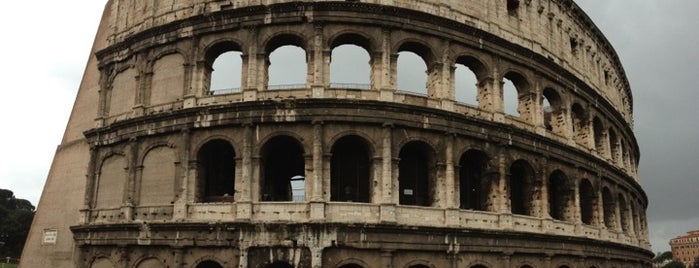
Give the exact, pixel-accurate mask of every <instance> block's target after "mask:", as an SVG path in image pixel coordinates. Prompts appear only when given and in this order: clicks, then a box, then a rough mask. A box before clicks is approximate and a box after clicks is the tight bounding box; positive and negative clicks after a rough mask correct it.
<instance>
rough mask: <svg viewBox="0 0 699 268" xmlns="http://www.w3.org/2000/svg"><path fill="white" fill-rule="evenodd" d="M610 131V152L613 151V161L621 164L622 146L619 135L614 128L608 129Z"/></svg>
mask: <svg viewBox="0 0 699 268" xmlns="http://www.w3.org/2000/svg"><path fill="white" fill-rule="evenodd" d="M608 132H609V149H610V153H611V158H612V162H614V163H615V164H619V163H621V161H619V160H620V159H621V157H620V155H619V147H620V146H619V137H618V136H617V135H616V132H615V131H614V129H611V128H610V129H609V130H608Z"/></svg>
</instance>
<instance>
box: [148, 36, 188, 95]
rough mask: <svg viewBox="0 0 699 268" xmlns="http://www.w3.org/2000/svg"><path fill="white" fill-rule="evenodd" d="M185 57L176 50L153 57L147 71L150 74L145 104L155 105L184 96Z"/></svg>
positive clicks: (186, 60)
mask: <svg viewBox="0 0 699 268" xmlns="http://www.w3.org/2000/svg"><path fill="white" fill-rule="evenodd" d="M187 62H188V59H187V55H186V54H185V53H183V52H181V51H179V50H177V49H171V50H167V51H164V52H162V53H160V54H158V55H157V56H156V57H154V58H153V59H152V60H151V61H150V62H149V66H148V69H149V70H150V72H151V73H152V75H151V77H150V87H148V88H147V89H148V91H147V92H146V94H145V95H146V98H145V100H144V101H145V104H147V105H156V104H163V103H170V102H174V101H177V100H178V99H181V98H182V96H184V94H185V77H186V75H185V71H186V70H185V67H184V66H185V64H186V63H187Z"/></svg>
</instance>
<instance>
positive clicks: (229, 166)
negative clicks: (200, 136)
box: [197, 140, 235, 202]
mask: <svg viewBox="0 0 699 268" xmlns="http://www.w3.org/2000/svg"><path fill="white" fill-rule="evenodd" d="M197 162H198V164H199V168H198V174H197V175H198V177H199V181H200V183H201V191H202V192H201V194H202V197H203V200H202V201H204V202H232V201H233V196H234V194H235V151H234V150H233V146H231V145H230V143H228V142H227V141H225V140H212V141H209V142H207V143H206V144H204V145H203V146H202V147H201V149H199V152H198V154H197Z"/></svg>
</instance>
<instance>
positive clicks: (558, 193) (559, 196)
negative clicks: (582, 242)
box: [547, 169, 573, 221]
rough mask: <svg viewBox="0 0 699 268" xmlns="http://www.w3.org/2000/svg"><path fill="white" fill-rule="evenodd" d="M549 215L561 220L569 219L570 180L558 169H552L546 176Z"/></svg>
mask: <svg viewBox="0 0 699 268" xmlns="http://www.w3.org/2000/svg"><path fill="white" fill-rule="evenodd" d="M547 185H548V186H547V188H548V197H549V198H548V199H549V209H548V211H549V216H551V218H553V219H556V220H561V221H571V220H572V217H571V215H570V214H571V211H570V200H572V198H573V197H572V194H571V192H570V191H571V189H570V182H569V181H568V177H567V176H566V174H565V173H564V172H563V171H561V170H560V169H557V170H554V171H553V172H551V174H550V175H549V177H548V183H547Z"/></svg>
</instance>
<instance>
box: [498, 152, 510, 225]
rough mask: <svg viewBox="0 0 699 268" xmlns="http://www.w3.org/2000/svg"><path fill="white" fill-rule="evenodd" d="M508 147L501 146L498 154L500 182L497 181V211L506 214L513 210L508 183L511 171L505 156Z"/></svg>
mask: <svg viewBox="0 0 699 268" xmlns="http://www.w3.org/2000/svg"><path fill="white" fill-rule="evenodd" d="M505 150H506V148H504V147H502V148H500V153H499V154H498V172H499V175H500V176H499V177H498V182H497V191H496V193H497V198H498V200H497V205H496V208H497V212H499V213H502V214H506V213H510V212H511V211H512V210H511V208H510V192H509V191H508V189H509V188H508V187H509V185H507V181H508V179H509V176H510V174H509V172H508V170H507V162H506V158H505V152H504V151H505Z"/></svg>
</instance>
